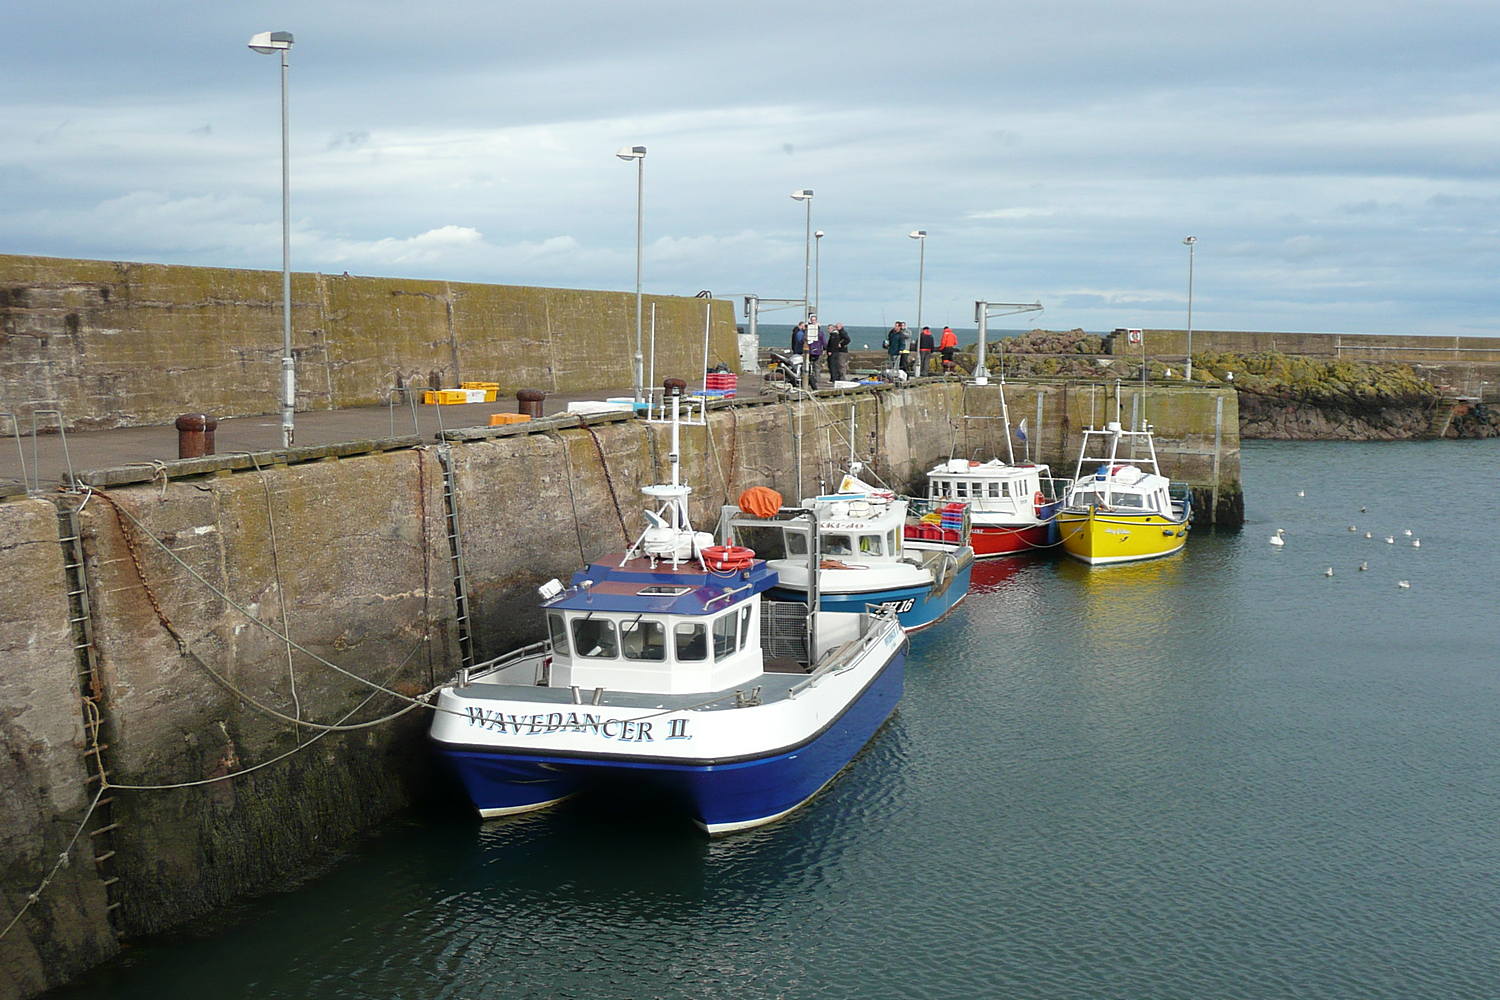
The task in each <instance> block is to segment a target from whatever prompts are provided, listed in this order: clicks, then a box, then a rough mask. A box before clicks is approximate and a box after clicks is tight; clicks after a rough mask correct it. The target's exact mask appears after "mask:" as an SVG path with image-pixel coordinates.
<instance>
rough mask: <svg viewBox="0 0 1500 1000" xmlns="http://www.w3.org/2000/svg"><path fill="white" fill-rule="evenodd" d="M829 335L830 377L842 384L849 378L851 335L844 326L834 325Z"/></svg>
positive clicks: (840, 324)
mask: <svg viewBox="0 0 1500 1000" xmlns="http://www.w3.org/2000/svg"><path fill="white" fill-rule="evenodd" d="M830 329H831V330H832V331H833V332H832V333H831V334H829V335H828V377H829V379H831V380H832V381H834V382H842V381H844V380H845V379H847V378H848V377H849V334H848V333H847V332H846V331H845V330H844V324H842V323H834V324H833V325H832V326H831V327H830Z"/></svg>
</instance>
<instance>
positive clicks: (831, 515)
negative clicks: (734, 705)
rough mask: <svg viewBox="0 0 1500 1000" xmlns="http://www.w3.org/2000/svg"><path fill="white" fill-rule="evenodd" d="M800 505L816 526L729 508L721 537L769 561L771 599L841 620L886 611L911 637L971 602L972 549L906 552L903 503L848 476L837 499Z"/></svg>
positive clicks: (832, 496)
mask: <svg viewBox="0 0 1500 1000" xmlns="http://www.w3.org/2000/svg"><path fill="white" fill-rule="evenodd" d="M855 468H856V472H857V471H858V468H857V465H856V467H855ZM802 504H803V507H804V508H805V509H808V510H811V511H813V513H814V515H815V521H816V524H815V526H814V524H813V523H812V522H810V521H807V520H785V519H783V520H779V521H765V520H758V519H756V518H754V517H751V516H748V515H745V514H743V513H742V512H739V511H736V510H734V509H733V508H728V507H726V508H725V509H724V514H723V516H722V518H721V520H720V524H721V534H725V535H726V537H730V538H733V539H734V540H735V542H736V544H740V545H753V546H754V547H756V549H757V551H759V552H761V553H762V554H763V555H765V556H766V558H767V564H768V565H769V566H770V568H771V569H773V570H775V571H776V575H777V578H778V583H777V584H776V586H775V587H774V588H773V589H772V590H771V592H770V596H771V597H772V598H774V599H777V600H796V601H806V602H809V603H810V604H812V605H813V606H814V607H817V608H818V609H820V610H822V611H825V612H835V613H839V614H862V613H863V612H864V611H865V609H866V608H867V607H877V608H886V609H889V610H891V611H894V612H896V615H897V617H898V618H899V620H900V622H901V626H902V628H904V629H906V630H907V631H908V632H914V631H916V630H918V629H922V628H926V627H927V626H929V625H932V624H934V623H936V622H937V621H938V620H939V619H940V618H942V617H943V616H944V615H946V614H947V613H948V612H949V611H951V610H953V608H954V607H956V606H957V605H958V603H959V602H960V601H962V600H963V599H964V598H965V597H966V596H967V595H968V593H969V575H970V573H971V572H972V570H973V568H974V550H973V548H971V547H970V546H968V545H966V544H965V545H959V546H956V547H955V546H933V547H928V548H924V547H920V546H917V545H910V544H907V542H906V540H905V539H904V537H903V536H904V534H905V527H906V514H907V509H906V508H907V501H906V500H905V499H904V498H902V497H897V496H896V495H895V494H893V493H892V492H891V491H889V490H881V489H877V488H875V487H873V486H870V485H869V484H868V483H865V482H862V481H861V480H860V479H859V478H858V477H857V476H856V475H854V474H849V475H846V476H844V478H843V481H842V482H841V483H840V484H839V489H838V492H836V493H830V494H826V495H824V496H817V497H809V498H808V499H806V500H804V501H803V502H802ZM814 566H816V567H817V569H816V570H814V569H813V568H812V567H814ZM809 591H811V592H812V597H811V599H809Z"/></svg>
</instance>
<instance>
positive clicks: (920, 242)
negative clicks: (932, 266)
mask: <svg viewBox="0 0 1500 1000" xmlns="http://www.w3.org/2000/svg"><path fill="white" fill-rule="evenodd" d="M906 236H907V238H908V239H913V240H916V241H917V246H919V247H921V250H920V251H918V253H917V332H918V333H921V332H922V279H923V276H924V272H926V270H927V230H925V229H913V230H912V231H911V232H909V233H907V234H906ZM923 374H924V375H925V374H926V372H923Z"/></svg>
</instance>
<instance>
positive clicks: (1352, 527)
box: [1349, 524, 1359, 531]
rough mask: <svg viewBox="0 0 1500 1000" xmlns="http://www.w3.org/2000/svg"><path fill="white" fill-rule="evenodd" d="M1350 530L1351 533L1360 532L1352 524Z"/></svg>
mask: <svg viewBox="0 0 1500 1000" xmlns="http://www.w3.org/2000/svg"><path fill="white" fill-rule="evenodd" d="M1349 530H1350V531H1358V530H1359V529H1358V528H1356V527H1355V526H1354V525H1352V524H1351V525H1349Z"/></svg>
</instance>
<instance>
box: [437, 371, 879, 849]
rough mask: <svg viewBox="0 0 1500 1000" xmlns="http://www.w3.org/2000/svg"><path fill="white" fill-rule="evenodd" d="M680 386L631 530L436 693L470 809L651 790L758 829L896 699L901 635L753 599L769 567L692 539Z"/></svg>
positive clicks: (707, 819)
mask: <svg viewBox="0 0 1500 1000" xmlns="http://www.w3.org/2000/svg"><path fill="white" fill-rule="evenodd" d="M674 381H675V380H674ZM680 392H681V386H680V384H679V385H677V386H673V387H670V388H669V390H668V397H667V400H666V403H665V409H666V410H668V411H669V412H670V414H671V423H672V448H671V453H670V458H671V469H672V481H671V482H670V483H667V484H662V485H657V486H647V487H645V488H644V489H643V492H644V493H646V494H647V495H648V496H650V497H651V498H652V499H653V500H654V501H656V502H657V503H658V504H659V506H658V507H657V509H656V510H655V511H654V512H653V511H650V510H648V511H647V512H646V520H647V522H648V527H647V528H646V529H645V531H644V532H643V533H642V534H641V536H640V537H639V538H638V539H637V540H636V542H635V543H634V544H633V545H632V546H631V547H630V549H629V550H627V551H626V552H624V553H616V554H614V555H611V556H607V557H604V558H602V559H599V560H596V561H594V562H592V563H590V565H589V566H588V567H586V568H585V569H583V570H581V571H580V572H578V573H575V574H574V575H573V580H572V586H570V587H568V588H564V587H563V586H562V584H561V583H559V582H558V581H556V580H554V581H551V582H550V583H549V584H547V585H546V586H544V587H543V588H542V597H543V601H542V609H543V612H544V614H545V616H546V621H547V634H548V638H547V640H546V641H544V642H538V643H535V644H533V645H531V646H527V647H525V648H523V649H519V650H515V651H514V652H511V653H509V654H507V655H505V656H501V657H499V658H497V659H495V660H491V661H489V662H487V663H483V664H480V665H478V666H476V667H473V668H470V669H467V670H465V671H463V672H461V673H460V675H459V676H458V677H457V678H456V679H455V680H454V681H453V682H452V683H450V684H448V685H446V686H445V687H444V688H443V689H442V691H441V694H440V697H439V701H438V705H437V712H436V713H435V715H434V718H433V722H432V729H431V735H432V739H433V741H434V742H435V744H436V746H437V748H438V750H439V752H440V753H441V754H442V756H443V757H445V758H446V759H447V760H448V761H449V762H450V763H451V764H452V766H453V767H454V769H455V770H456V771H457V773H458V776H459V778H460V779H461V780H462V781H463V784H464V786H465V788H466V789H467V790H468V793H469V796H470V798H471V799H472V800H473V802H474V805H475V807H476V808H477V809H478V810H479V813H480V815H482V816H486V817H491V816H501V815H505V814H508V813H516V812H523V811H527V810H531V809H538V808H541V807H543V806H547V805H550V804H552V803H554V802H557V801H560V800H561V799H563V798H566V797H567V796H569V795H571V794H572V793H573V792H575V791H577V790H579V789H580V788H581V787H583V786H584V785H585V784H590V783H595V782H608V783H612V784H614V785H616V786H623V787H624V788H626V789H630V788H644V787H650V788H652V789H654V790H657V791H658V792H662V791H664V792H665V793H666V797H667V798H668V799H669V800H671V799H675V800H676V801H679V802H681V803H682V804H683V808H684V810H685V811H686V812H687V813H689V814H690V815H691V816H692V818H693V819H694V820H695V821H696V822H697V823H698V824H699V825H700V826H701V827H703V828H704V829H705V830H707V831H708V832H709V833H710V834H722V833H729V832H732V831H735V830H741V829H746V828H749V827H753V826H758V825H760V824H763V823H768V822H771V821H772V820H775V819H777V818H779V817H781V816H784V815H786V814H787V813H789V812H791V811H792V810H794V809H796V808H797V807H798V806H800V805H802V804H803V803H805V802H806V801H807V800H808V799H810V798H812V797H813V796H814V795H816V794H817V792H818V791H819V789H821V788H822V787H823V786H824V785H826V784H827V783H828V782H829V781H831V780H832V779H833V778H834V776H835V775H837V774H838V773H839V772H840V771H841V770H842V769H843V768H844V767H845V765H847V764H848V763H849V761H850V760H851V759H852V758H853V757H854V755H855V754H856V753H857V752H858V751H859V750H860V748H861V747H863V746H864V745H865V744H866V743H867V742H868V741H869V740H870V738H871V737H872V736H874V734H875V732H876V731H877V730H878V729H879V728H880V727H881V725H882V724H883V723H884V722H885V720H886V719H887V718H888V717H889V716H890V714H891V712H892V711H893V710H894V708H895V706H896V703H897V701H898V700H899V699H900V697H901V693H902V686H903V679H904V669H905V662H906V640H905V636H904V634H903V632H902V630H901V626H900V623H899V622H898V621H897V619H896V616H895V614H894V613H893V612H890V611H883V610H880V609H874V610H871V611H869V612H867V613H864V614H859V615H848V614H832V613H826V612H825V613H818V614H809V612H808V608H807V606H806V605H804V604H801V603H795V602H775V601H766V600H763V599H762V595H763V594H764V593H765V592H766V591H769V590H770V589H771V588H773V587H774V586H776V583H777V578H776V573H775V572H774V570H772V569H771V568H769V567H768V566H767V564H766V563H765V562H764V561H762V560H759V559H756V558H754V553H753V552H751V551H750V550H748V549H744V548H737V547H727V546H716V545H714V544H713V542H714V539H713V536H711V535H708V534H706V533H703V532H695V531H693V529H692V526H691V524H690V523H689V521H688V511H687V499H688V496H689V494H690V493H691V492H692V489H691V487H689V486H686V485H681V484H680V483H679V482H678V454H679V448H678V427H679V423H680V416H679V409H678V408H679V405H680V404H682V403H683V401H682V400H681V398H680ZM699 412H700V414H701V409H700V411H699ZM778 502H779V501H778ZM782 513H783V514H784V515H785V516H787V517H790V518H793V519H795V518H796V517H798V516H805V517H807V518H808V519H809V520H811V519H812V518H813V515H812V513H811V512H810V511H783V512H782ZM659 800H660V795H659V794H653V795H652V796H651V801H653V802H654V801H659Z"/></svg>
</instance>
